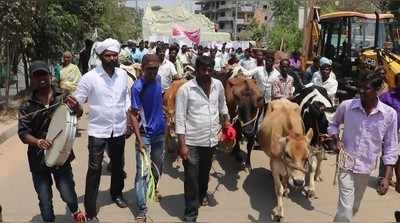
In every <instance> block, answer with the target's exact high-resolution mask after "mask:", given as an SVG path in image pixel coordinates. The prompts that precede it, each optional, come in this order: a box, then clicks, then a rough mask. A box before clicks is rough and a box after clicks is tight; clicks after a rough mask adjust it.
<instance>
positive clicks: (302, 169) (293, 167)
mask: <svg viewBox="0 0 400 223" xmlns="http://www.w3.org/2000/svg"><path fill="white" fill-rule="evenodd" d="M284 156H285V154H284V153H282V155H281V161H282V162H283V163H284V164H285V167H286V172H288V170H287V169H288V167H290V168H291V169H294V170H299V171H301V172H303V173H305V174H307V173H308V171H307V170H306V169H305V168H304V167H299V166H297V165H294V164H293V163H291V162H289V161H288V160H287V159H286V158H285V157H284Z"/></svg>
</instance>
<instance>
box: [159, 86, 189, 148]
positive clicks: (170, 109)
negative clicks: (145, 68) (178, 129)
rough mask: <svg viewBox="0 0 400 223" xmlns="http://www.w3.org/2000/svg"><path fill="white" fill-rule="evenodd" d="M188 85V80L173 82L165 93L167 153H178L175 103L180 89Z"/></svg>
mask: <svg viewBox="0 0 400 223" xmlns="http://www.w3.org/2000/svg"><path fill="white" fill-rule="evenodd" d="M184 83H186V80H177V81H174V82H172V84H171V86H170V87H169V88H168V89H167V90H166V91H165V93H164V110H165V116H166V120H167V134H166V139H165V145H166V146H165V147H166V149H167V151H170V152H176V149H177V148H178V147H177V144H176V140H177V139H176V135H175V101H176V94H177V93H178V90H179V88H180V87H181V86H182V85H183V84H184Z"/></svg>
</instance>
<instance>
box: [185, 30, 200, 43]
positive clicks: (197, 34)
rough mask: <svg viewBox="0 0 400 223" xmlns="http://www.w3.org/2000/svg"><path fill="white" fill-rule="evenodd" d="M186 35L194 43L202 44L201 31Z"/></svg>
mask: <svg viewBox="0 0 400 223" xmlns="http://www.w3.org/2000/svg"><path fill="white" fill-rule="evenodd" d="M184 33H185V35H186V37H187V38H188V39H190V40H191V41H192V42H193V43H195V44H200V29H198V30H196V31H193V32H188V31H184Z"/></svg>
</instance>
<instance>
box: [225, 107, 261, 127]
mask: <svg viewBox="0 0 400 223" xmlns="http://www.w3.org/2000/svg"><path fill="white" fill-rule="evenodd" d="M238 110H239V107H238V106H236V110H235V111H236V116H235V117H234V118H232V123H235V122H236V121H239V123H240V126H241V127H242V128H243V127H246V126H248V125H250V124H251V123H253V122H254V127H255V126H256V123H257V122H256V121H257V117H258V115H259V113H260V108H257V113H256V115H255V116H254V117H253V118H252V119H250V120H249V121H247V122H244V123H243V121H242V120H241V119H240V117H239V113H238ZM254 127H253V129H254Z"/></svg>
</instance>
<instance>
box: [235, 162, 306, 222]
mask: <svg viewBox="0 0 400 223" xmlns="http://www.w3.org/2000/svg"><path fill="white" fill-rule="evenodd" d="M243 189H244V191H245V192H246V193H247V194H248V196H249V198H250V205H251V207H252V208H253V209H254V210H257V211H258V212H259V216H258V218H257V217H255V216H252V215H250V214H249V215H248V218H249V220H250V221H253V222H260V221H261V222H266V221H267V222H271V221H272V209H273V208H274V207H275V205H276V196H275V190H274V180H273V177H272V172H271V171H270V170H267V169H265V168H256V169H253V170H252V171H251V173H250V174H249V175H248V176H247V178H246V179H245V181H244V183H243ZM287 199H290V200H291V201H293V202H294V203H296V204H298V205H300V206H301V207H302V208H304V209H306V210H314V207H313V206H312V203H311V200H309V199H307V198H306V197H305V195H304V193H302V192H301V191H300V190H298V191H297V190H294V189H293V188H290V193H289V195H288V198H284V200H283V205H284V208H285V203H287Z"/></svg>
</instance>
